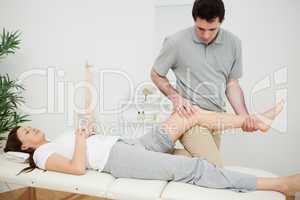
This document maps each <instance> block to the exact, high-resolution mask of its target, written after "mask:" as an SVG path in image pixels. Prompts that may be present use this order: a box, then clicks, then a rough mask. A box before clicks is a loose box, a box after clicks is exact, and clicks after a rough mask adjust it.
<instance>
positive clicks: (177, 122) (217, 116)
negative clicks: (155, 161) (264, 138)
mask: <svg viewBox="0 0 300 200" xmlns="http://www.w3.org/2000/svg"><path fill="white" fill-rule="evenodd" d="M283 105H284V102H283V101H281V102H279V103H278V104H276V105H275V106H274V107H273V108H271V109H269V110H267V111H265V112H263V113H261V114H256V115H254V118H255V119H256V125H257V128H258V129H259V130H260V131H262V132H266V131H268V130H269V128H270V126H271V123H272V121H273V120H274V119H275V117H276V116H277V115H278V114H279V113H280V112H281V110H282V109H283ZM194 108H195V110H196V112H195V113H194V114H193V115H191V116H190V117H188V118H184V117H181V116H179V114H178V113H176V112H174V113H172V114H171V116H170V117H169V118H168V119H167V120H166V121H164V122H163V123H162V124H161V127H162V129H164V131H166V132H167V133H168V134H169V136H170V138H171V140H172V141H173V142H174V143H175V142H176V141H177V140H178V139H179V138H180V137H181V135H182V134H183V133H185V132H186V131H187V130H188V129H190V128H191V127H193V126H195V125H196V124H198V125H200V126H203V127H206V128H208V129H211V130H225V129H231V128H241V126H242V125H243V123H244V121H245V120H246V116H240V115H234V114H227V113H219V112H212V111H206V110H203V109H201V108H199V107H197V106H195V107H194Z"/></svg>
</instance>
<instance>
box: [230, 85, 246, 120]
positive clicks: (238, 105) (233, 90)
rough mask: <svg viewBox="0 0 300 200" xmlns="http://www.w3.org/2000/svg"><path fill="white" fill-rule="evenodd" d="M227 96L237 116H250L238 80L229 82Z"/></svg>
mask: <svg viewBox="0 0 300 200" xmlns="http://www.w3.org/2000/svg"><path fill="white" fill-rule="evenodd" d="M225 94H226V96H227V99H228V101H229V103H230V105H231V106H232V108H233V110H234V112H235V114H237V115H249V112H248V110H247V107H246V104H245V98H244V92H243V90H242V88H241V86H240V84H239V81H238V80H233V79H231V80H229V81H228V83H227V86H226V91H225Z"/></svg>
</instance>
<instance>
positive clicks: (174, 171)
mask: <svg viewBox="0 0 300 200" xmlns="http://www.w3.org/2000/svg"><path fill="white" fill-rule="evenodd" d="M173 148H174V145H173V143H172V141H171V139H170V138H169V136H168V134H166V133H165V132H164V131H163V130H162V129H160V128H159V127H157V128H155V131H154V132H151V133H147V134H145V135H144V136H142V137H140V138H138V139H121V140H119V141H118V142H117V143H116V144H115V145H114V146H113V148H112V150H111V152H110V156H109V158H108V161H107V163H106V166H105V167H104V169H103V171H104V172H108V173H111V174H112V175H113V176H115V177H117V178H138V179H152V180H164V181H178V182H184V183H190V184H194V185H198V186H202V187H208V188H224V189H225V188H226V189H232V190H235V191H240V192H243V191H252V190H255V188H256V177H255V176H252V175H247V174H243V173H238V172H233V171H229V170H225V169H220V168H217V167H215V166H214V165H212V164H210V163H209V162H207V161H206V160H204V159H201V158H189V157H185V156H180V155H172V154H168V153H167V152H171V151H172V150H173Z"/></svg>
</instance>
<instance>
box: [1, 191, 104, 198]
mask: <svg viewBox="0 0 300 200" xmlns="http://www.w3.org/2000/svg"><path fill="white" fill-rule="evenodd" d="M0 200H109V199H105V198H98V197H92V196H87V195H77V194H71V193H67V192H59V191H54V190H47V189H40V188H35V189H32V188H22V189H17V190H13V191H9V192H4V193H0Z"/></svg>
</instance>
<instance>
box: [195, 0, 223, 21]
mask: <svg viewBox="0 0 300 200" xmlns="http://www.w3.org/2000/svg"><path fill="white" fill-rule="evenodd" d="M192 15H193V18H194V20H195V21H196V19H197V18H198V17H199V18H201V19H205V20H206V21H208V22H211V21H213V20H214V19H215V18H216V17H218V18H219V21H220V22H222V21H223V19H224V15H225V8H224V3H223V1H222V0H195V2H194V6H193V11H192Z"/></svg>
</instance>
